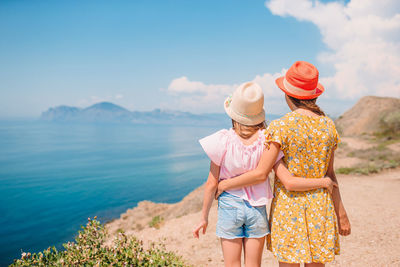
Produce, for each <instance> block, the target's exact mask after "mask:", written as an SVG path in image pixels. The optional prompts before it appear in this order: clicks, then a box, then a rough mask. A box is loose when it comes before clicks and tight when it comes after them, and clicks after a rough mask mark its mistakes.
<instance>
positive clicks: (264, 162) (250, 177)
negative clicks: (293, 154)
mask: <svg viewBox="0 0 400 267" xmlns="http://www.w3.org/2000/svg"><path fill="white" fill-rule="evenodd" d="M279 147H280V146H279V144H278V143H275V142H272V143H271V145H270V148H269V149H266V150H264V152H263V154H262V156H261V158H260V161H259V162H258V165H257V168H255V169H254V170H251V171H249V172H246V173H243V174H242V175H239V176H237V177H235V178H231V179H227V180H223V181H221V182H220V183H219V184H218V193H217V196H218V195H219V194H220V193H222V192H223V191H226V190H229V189H235V188H241V187H244V186H249V185H254V184H259V183H262V182H265V181H266V180H267V179H268V174H269V173H270V172H271V170H272V167H273V166H274V164H275V161H276V158H277V157H278V154H279Z"/></svg>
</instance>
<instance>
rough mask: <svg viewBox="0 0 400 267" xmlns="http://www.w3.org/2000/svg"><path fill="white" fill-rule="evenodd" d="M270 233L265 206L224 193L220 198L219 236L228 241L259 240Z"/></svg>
mask: <svg viewBox="0 0 400 267" xmlns="http://www.w3.org/2000/svg"><path fill="white" fill-rule="evenodd" d="M269 233H270V231H269V225H268V219H267V211H266V207H265V205H264V206H256V207H253V206H251V205H250V204H249V202H248V201H246V200H244V199H242V198H240V197H237V196H234V195H232V194H229V193H227V192H223V193H222V194H221V195H220V197H219V198H218V222H217V232H216V234H217V236H218V237H220V238H226V239H235V238H244V237H245V238H259V237H263V236H266V235H268V234H269Z"/></svg>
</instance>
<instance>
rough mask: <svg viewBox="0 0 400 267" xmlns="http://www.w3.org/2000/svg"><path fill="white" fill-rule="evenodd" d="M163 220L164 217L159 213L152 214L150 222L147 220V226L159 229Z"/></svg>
mask: <svg viewBox="0 0 400 267" xmlns="http://www.w3.org/2000/svg"><path fill="white" fill-rule="evenodd" d="M163 221H164V218H163V217H161V216H160V215H157V216H154V217H153V219H152V220H151V222H149V226H150V227H154V228H156V229H159V228H160V226H161V224H162V222H163Z"/></svg>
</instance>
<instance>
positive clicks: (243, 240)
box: [193, 82, 335, 266]
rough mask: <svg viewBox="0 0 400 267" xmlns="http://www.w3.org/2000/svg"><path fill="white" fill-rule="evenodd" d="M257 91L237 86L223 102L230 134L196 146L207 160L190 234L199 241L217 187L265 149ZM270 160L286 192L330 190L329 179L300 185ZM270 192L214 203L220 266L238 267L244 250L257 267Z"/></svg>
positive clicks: (258, 188)
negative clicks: (200, 201) (198, 214)
mask: <svg viewBox="0 0 400 267" xmlns="http://www.w3.org/2000/svg"><path fill="white" fill-rule="evenodd" d="M263 105H264V95H263V93H262V89H261V88H260V86H258V85H257V84H255V83H252V82H248V83H244V84H242V85H241V86H239V87H238V88H237V89H236V91H235V92H234V94H233V96H232V97H229V98H228V99H227V100H226V101H225V111H226V112H227V114H228V115H229V116H230V117H231V118H232V126H233V127H232V129H230V130H226V129H223V130H220V131H218V132H216V133H214V134H212V135H210V136H207V137H205V138H203V139H201V140H200V144H201V146H202V147H203V149H204V151H205V152H206V154H207V155H208V157H209V158H210V159H211V165H210V172H209V176H208V180H207V182H206V186H205V191H204V199H203V209H202V219H201V221H200V223H199V224H198V225H197V226H196V227H195V229H194V230H193V235H194V237H196V238H198V237H199V232H200V230H201V229H202V230H203V234H204V233H205V232H206V229H207V225H208V214H209V211H210V208H211V204H212V201H213V199H214V196H215V193H216V190H217V187H218V182H219V181H221V180H225V179H230V178H233V177H236V176H239V175H241V174H243V173H245V172H248V171H250V170H253V169H255V168H256V167H257V165H258V162H259V160H260V158H261V155H262V154H263V151H264V148H265V144H264V143H265V133H264V130H265V128H266V127H265V112H264V108H263ZM282 157H283V153H282V152H280V153H279V156H278V158H277V159H275V158H274V159H272V158H271V159H270V163H269V164H271V166H274V170H275V172H276V173H277V176H278V177H279V179H280V180H281V182H282V184H283V185H284V186H285V187H286V188H287V189H288V190H295V191H306V190H310V189H316V188H328V190H330V191H332V189H333V186H334V185H335V184H334V183H333V182H332V180H331V179H329V178H321V179H305V178H300V177H293V176H292V175H291V174H290V173H289V171H288V170H287V169H286V167H285V165H284V164H283V161H282V160H281V159H282ZM272 197H273V196H272V192H271V187H270V184H269V182H268V181H264V182H261V183H258V184H253V185H249V186H246V187H243V188H239V189H232V190H228V191H226V192H224V193H222V194H221V195H220V196H219V198H218V221H217V230H216V234H217V236H218V237H220V238H221V245H222V251H223V255H224V262H225V265H226V266H240V264H241V251H242V248H244V253H245V255H244V259H245V265H246V266H260V265H261V257H262V250H263V246H264V241H265V236H266V235H268V234H269V224H268V220H267V213H266V204H267V202H268V200H269V199H271V198H272Z"/></svg>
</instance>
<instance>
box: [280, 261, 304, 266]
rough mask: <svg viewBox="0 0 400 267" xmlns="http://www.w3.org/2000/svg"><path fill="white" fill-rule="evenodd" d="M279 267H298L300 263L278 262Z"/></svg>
mask: <svg viewBox="0 0 400 267" xmlns="http://www.w3.org/2000/svg"><path fill="white" fill-rule="evenodd" d="M279 267H300V263H287V262H279Z"/></svg>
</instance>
